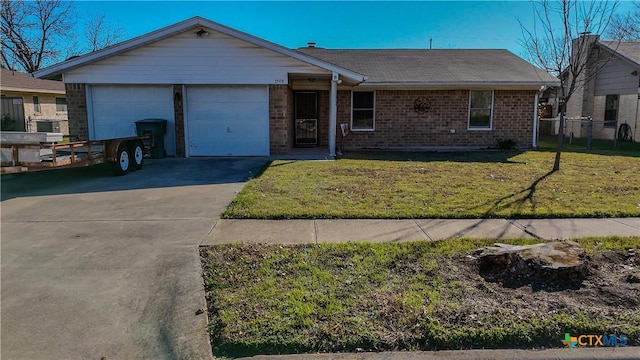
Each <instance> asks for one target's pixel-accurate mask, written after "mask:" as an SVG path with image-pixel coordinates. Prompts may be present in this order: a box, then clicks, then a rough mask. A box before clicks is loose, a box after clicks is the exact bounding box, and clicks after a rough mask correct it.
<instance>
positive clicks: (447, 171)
mask: <svg viewBox="0 0 640 360" xmlns="http://www.w3.org/2000/svg"><path fill="white" fill-rule="evenodd" d="M632 152H633V151H632ZM636 155H640V152H638V154H636ZM553 158H554V153H553V152H551V151H529V152H524V153H518V152H477V153H450V154H443V153H384V152H378V153H350V154H348V156H347V158H343V159H340V160H336V161H297V162H296V161H274V162H272V163H271V164H270V165H269V166H268V168H266V169H265V171H264V172H263V173H262V174H261V175H260V176H259V177H257V178H255V179H252V180H251V181H250V182H249V183H248V184H247V185H246V186H245V188H244V189H243V190H242V191H241V192H240V194H239V195H238V196H237V197H236V198H235V199H234V201H233V202H232V203H231V204H230V206H229V208H228V209H227V210H226V211H225V213H224V214H223V216H224V217H227V218H268V219H290V218H496V217H506V218H523V217H534V218H535V217H551V218H555V217H614V216H621V217H625V216H639V215H640V176H638V174H640V157H638V156H621V155H600V154H587V153H577V152H565V153H564V154H563V155H562V163H561V168H560V171H558V172H555V173H549V171H550V170H551V167H552V165H553Z"/></svg>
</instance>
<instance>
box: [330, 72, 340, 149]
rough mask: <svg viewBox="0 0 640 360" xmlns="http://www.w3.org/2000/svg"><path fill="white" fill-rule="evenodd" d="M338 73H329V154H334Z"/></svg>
mask: <svg viewBox="0 0 640 360" xmlns="http://www.w3.org/2000/svg"><path fill="white" fill-rule="evenodd" d="M338 81H339V80H338V73H335V72H334V73H333V74H331V91H330V93H329V156H336V114H337V112H338V104H337V103H338Z"/></svg>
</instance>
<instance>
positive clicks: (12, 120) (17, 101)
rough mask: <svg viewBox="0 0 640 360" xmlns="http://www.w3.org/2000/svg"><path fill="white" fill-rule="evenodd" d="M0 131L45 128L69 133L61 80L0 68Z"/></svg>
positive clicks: (65, 100)
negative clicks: (43, 78) (0, 122)
mask: <svg viewBox="0 0 640 360" xmlns="http://www.w3.org/2000/svg"><path fill="white" fill-rule="evenodd" d="M0 94H1V95H2V130H3V131H7V130H9V131H29V132H34V131H46V132H62V133H63V134H69V126H68V123H67V99H66V95H65V91H64V84H63V83H62V82H61V81H52V80H41V79H36V78H34V77H33V76H31V75H30V74H25V73H21V72H17V71H12V70H6V69H2V73H1V76H0Z"/></svg>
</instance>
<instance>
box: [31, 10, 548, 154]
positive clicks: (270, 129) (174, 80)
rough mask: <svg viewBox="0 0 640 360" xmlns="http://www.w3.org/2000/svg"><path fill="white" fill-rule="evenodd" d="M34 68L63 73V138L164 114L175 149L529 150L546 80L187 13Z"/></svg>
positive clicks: (473, 61) (479, 60) (483, 55)
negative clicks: (284, 42) (304, 44)
mask: <svg viewBox="0 0 640 360" xmlns="http://www.w3.org/2000/svg"><path fill="white" fill-rule="evenodd" d="M310 46H313V44H312V45H310ZM35 75H36V76H38V77H42V78H49V79H58V78H60V77H62V76H63V77H64V81H65V85H66V90H67V95H68V97H69V115H70V131H71V133H72V134H74V135H78V136H79V137H80V138H90V139H104V138H112V137H120V136H130V135H133V134H134V133H135V126H134V122H135V121H136V120H141V119H144V118H160V119H166V120H168V124H169V126H168V129H167V134H166V136H165V148H166V151H167V153H168V154H169V155H176V156H229V155H231V156H268V155H271V154H282V153H288V152H291V151H292V150H293V149H294V148H295V147H320V148H324V149H327V150H328V155H334V154H335V151H336V145H338V146H341V145H342V146H343V148H345V149H363V148H367V149H451V148H464V149H477V148H488V147H495V146H496V145H497V142H498V141H499V140H506V139H511V140H515V141H517V143H518V145H519V146H520V147H523V148H531V147H535V146H536V134H537V131H536V127H537V116H536V112H537V100H536V98H537V94H538V92H539V90H541V88H542V87H544V86H547V85H553V86H556V85H557V84H558V80H557V79H556V78H554V77H552V76H551V75H549V74H547V73H545V72H543V71H541V70H539V69H537V68H535V67H534V66H532V65H531V64H529V63H527V62H526V61H524V60H522V59H520V58H519V57H517V56H515V55H513V54H512V53H510V52H508V51H506V50H327V49H320V48H315V47H310V48H303V49H298V50H292V49H288V48H285V47H282V46H280V45H277V44H274V43H271V42H268V41H265V40H263V39H259V38H257V37H255V36H252V35H249V34H246V33H242V32H240V31H237V30H234V29H231V28H228V27H225V26H223V25H220V24H217V23H214V22H211V21H209V20H206V19H203V18H200V17H195V18H191V19H189V20H186V21H183V22H180V23H177V24H175V25H172V26H169V27H166V28H163V29H160V30H157V31H154V32H152V33H149V34H147V35H143V36H140V37H137V38H134V39H132V40H129V41H125V42H123V43H120V44H117V45H114V46H111V47H109V48H106V49H103V50H100V51H97V52H94V53H91V54H88V55H85V56H81V57H78V58H74V59H70V60H68V61H65V62H62V63H60V64H57V65H54V66H51V67H49V68H46V69H43V70H41V71H39V72H37V73H36V74H35ZM342 124H347V126H348V128H349V130H350V132H349V133H348V134H347V135H346V137H345V138H344V139H342V134H341V128H342ZM336 143H337V144H336Z"/></svg>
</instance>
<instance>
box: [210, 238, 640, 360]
mask: <svg viewBox="0 0 640 360" xmlns="http://www.w3.org/2000/svg"><path fill="white" fill-rule="evenodd" d="M532 241H533V240H514V241H510V243H513V244H525V243H531V242H532ZM577 241H579V242H580V243H581V244H582V245H583V246H584V247H585V248H586V250H587V252H588V253H589V254H590V257H591V260H590V268H591V275H590V276H589V277H588V278H587V279H586V280H585V281H584V282H583V284H582V286H581V287H580V289H577V290H572V289H565V290H559V291H554V292H547V291H534V290H533V289H532V287H531V286H523V287H520V288H504V287H502V286H501V285H500V284H498V283H492V282H487V281H485V279H484V278H483V277H481V276H480V275H479V274H478V271H477V269H476V264H475V263H474V262H473V261H470V260H468V259H467V258H466V257H465V255H466V254H469V253H470V252H473V251H474V250H475V249H477V248H478V247H481V246H484V245H488V244H491V243H492V242H493V240H478V239H474V240H471V239H466V240H465V239H458V240H447V241H441V242H408V243H378V244H367V243H346V244H323V245H320V246H316V245H304V246H301V245H297V246H280V245H258V244H237V245H226V246H222V245H221V246H214V247H208V248H203V249H202V250H201V258H202V262H203V268H204V278H205V290H206V297H207V303H208V308H209V319H210V324H209V331H210V335H211V343H212V346H213V350H214V354H216V355H221V356H248V355H253V354H270V353H291V352H318V351H319V352H335V351H357V350H358V349H361V350H364V351H381V350H432V349H466V348H511V347H525V348H530V347H561V346H563V345H562V339H563V337H564V333H566V332H570V333H572V334H574V333H575V334H594V333H596V334H602V333H605V332H606V333H613V334H618V335H620V334H626V335H627V336H628V337H629V339H630V343H629V345H635V346H637V345H640V343H639V342H638V339H639V337H640V300H639V299H640V284H638V283H634V282H632V281H629V280H628V279H630V274H636V273H638V265H639V264H638V263H637V261H636V259H635V258H633V259H632V258H629V257H626V256H625V254H626V253H627V251H626V249H627V248H630V247H636V248H637V246H638V244H640V237H633V238H617V237H612V238H591V239H579V240H577ZM623 265H624V266H623ZM625 266H626V267H625Z"/></svg>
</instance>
